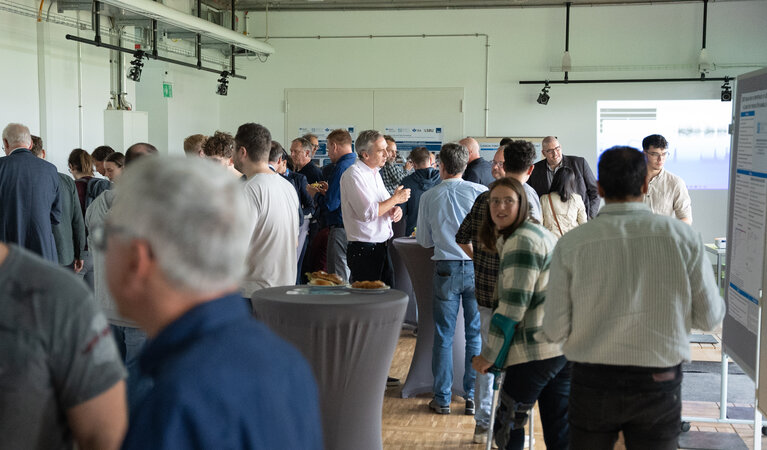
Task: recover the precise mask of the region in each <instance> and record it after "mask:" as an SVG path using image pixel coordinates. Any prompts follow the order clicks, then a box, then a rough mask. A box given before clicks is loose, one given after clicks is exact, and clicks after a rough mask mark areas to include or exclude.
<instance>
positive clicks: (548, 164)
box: [528, 136, 600, 219]
mask: <svg viewBox="0 0 767 450" xmlns="http://www.w3.org/2000/svg"><path fill="white" fill-rule="evenodd" d="M541 153H542V154H543V159H542V160H540V161H538V162H537V163H535V170H533V172H532V174H531V175H530V179H529V181H528V184H530V186H531V187H532V188H533V189H535V192H537V193H538V197H542V196H543V195H545V194H548V193H549V188H550V187H551V182H552V181H553V180H554V174H555V173H556V172H557V170H559V168H560V167H569V168H570V169H572V170H573V172H574V173H575V193H576V194H578V195H580V196H581V198H583V203H585V204H586V214H588V216H589V219H592V218H594V217H595V216H596V215H597V212H598V211H599V203H600V200H599V194H598V192H597V180H596V178H594V173H593V172H592V171H591V167H590V166H589V163H588V162H587V161H586V160H585V159H584V158H582V157H580V156H571V155H563V154H562V146H561V145H560V144H559V140H558V139H557V137H556V136H546V137H545V138H543V141H541Z"/></svg>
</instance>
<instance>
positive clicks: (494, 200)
mask: <svg viewBox="0 0 767 450" xmlns="http://www.w3.org/2000/svg"><path fill="white" fill-rule="evenodd" d="M516 203H517V199H516V198H514V197H490V206H495V207H498V206H501V205H503V206H511V205H514V204H516Z"/></svg>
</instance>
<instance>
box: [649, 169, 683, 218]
mask: <svg viewBox="0 0 767 450" xmlns="http://www.w3.org/2000/svg"><path fill="white" fill-rule="evenodd" d="M644 202H645V204H646V205H647V206H649V207H650V209H652V212H654V213H655V214H660V215H663V216H671V217H676V218H677V219H692V204H691V202H690V194H689V193H688V192H687V185H685V184H684V180H682V179H681V178H680V177H678V176H676V175H674V174H673V173H671V172H669V171H668V170H666V169H661V170H660V173H659V174H658V175H656V176H655V178H653V179H652V180H650V183H649V184H648V185H647V195H645V198H644Z"/></svg>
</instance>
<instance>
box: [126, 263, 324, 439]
mask: <svg viewBox="0 0 767 450" xmlns="http://www.w3.org/2000/svg"><path fill="white" fill-rule="evenodd" d="M293 253H295V250H294V251H293ZM139 362H140V365H141V370H142V372H143V373H144V374H146V375H149V376H151V377H152V378H153V379H154V381H155V384H154V387H153V388H152V390H151V391H150V392H149V393H148V394H147V396H146V397H145V399H144V401H142V402H141V403H139V405H138V407H137V408H136V409H135V410H133V411H131V419H130V426H129V429H128V434H127V435H126V437H125V442H124V443H123V447H122V448H123V449H147V448H291V449H293V448H296V449H297V448H300V449H321V448H322V445H323V444H322V431H321V425H320V417H319V407H318V401H317V386H316V384H315V381H314V376H313V374H312V371H311V369H310V367H309V365H308V364H307V362H306V360H305V359H304V358H303V357H302V356H301V354H300V353H299V352H298V351H297V350H296V349H295V348H293V347H292V346H291V345H289V344H287V343H286V342H285V341H283V340H282V339H280V338H279V337H277V336H276V335H275V334H274V333H273V332H271V331H270V330H269V329H268V328H267V327H266V326H265V325H264V324H262V323H261V322H259V321H257V320H256V319H254V318H253V317H252V316H251V314H250V311H249V310H248V308H247V307H246V304H245V302H243V299H242V297H240V296H239V295H234V294H232V295H227V296H224V297H221V298H219V299H216V300H212V301H209V302H205V303H203V304H201V305H199V306H196V307H194V308H193V309H191V310H190V311H188V312H186V313H185V314H184V315H182V316H181V317H180V318H179V319H177V320H176V321H174V322H172V323H171V324H170V325H168V326H167V327H165V328H164V329H163V330H162V331H160V333H159V334H158V335H157V336H156V337H155V338H154V339H152V340H151V341H149V342H148V343H147V345H146V347H145V348H144V351H143V353H142V354H141V357H140V361H139ZM298 405H300V407H298Z"/></svg>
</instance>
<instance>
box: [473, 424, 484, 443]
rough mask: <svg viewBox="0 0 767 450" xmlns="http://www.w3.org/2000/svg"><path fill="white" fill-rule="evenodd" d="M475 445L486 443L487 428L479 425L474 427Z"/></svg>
mask: <svg viewBox="0 0 767 450" xmlns="http://www.w3.org/2000/svg"><path fill="white" fill-rule="evenodd" d="M473 442H474V443H475V444H484V443H485V442H487V427H483V426H482V425H480V424H477V425H475V426H474V440H473Z"/></svg>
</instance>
